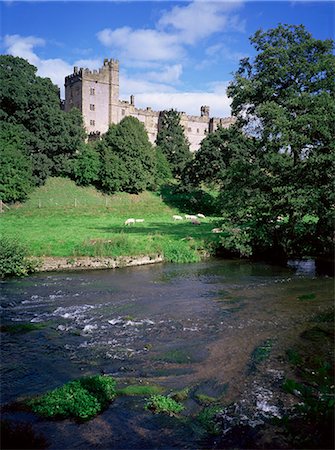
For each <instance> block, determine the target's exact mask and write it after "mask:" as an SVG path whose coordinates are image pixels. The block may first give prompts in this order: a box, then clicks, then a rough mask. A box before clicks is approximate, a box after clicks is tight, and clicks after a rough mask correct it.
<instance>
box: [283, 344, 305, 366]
mask: <svg viewBox="0 0 335 450" xmlns="http://www.w3.org/2000/svg"><path fill="white" fill-rule="evenodd" d="M286 356H287V359H288V361H289V362H290V363H291V364H293V365H295V366H296V365H299V364H301V362H302V358H301V356H300V354H299V353H298V352H297V351H295V350H293V349H291V348H289V349H288V350H287V351H286Z"/></svg>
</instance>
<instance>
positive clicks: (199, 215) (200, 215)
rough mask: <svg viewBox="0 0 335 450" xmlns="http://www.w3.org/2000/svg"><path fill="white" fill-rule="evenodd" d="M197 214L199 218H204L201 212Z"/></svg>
mask: <svg viewBox="0 0 335 450" xmlns="http://www.w3.org/2000/svg"><path fill="white" fill-rule="evenodd" d="M197 216H198V217H200V218H201V219H204V218H205V216H204V214H201V213H199V214H197Z"/></svg>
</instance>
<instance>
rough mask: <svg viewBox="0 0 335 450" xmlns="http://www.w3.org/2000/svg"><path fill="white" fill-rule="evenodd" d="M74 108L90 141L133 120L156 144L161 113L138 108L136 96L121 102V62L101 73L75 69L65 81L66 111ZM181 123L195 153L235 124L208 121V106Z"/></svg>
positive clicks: (229, 120) (106, 64)
mask: <svg viewBox="0 0 335 450" xmlns="http://www.w3.org/2000/svg"><path fill="white" fill-rule="evenodd" d="M74 107H76V108H78V109H79V110H80V111H81V112H82V115H83V119H84V125H85V129H86V131H87V133H88V134H89V136H91V137H97V136H99V135H100V134H103V133H106V131H107V130H108V127H109V125H110V124H111V123H119V122H120V121H121V120H122V119H123V118H124V117H126V116H133V117H136V118H137V119H138V120H140V121H141V122H142V123H143V124H144V126H145V128H146V130H147V133H148V137H149V140H150V142H151V143H154V142H155V140H156V137H157V132H158V130H159V126H160V117H161V114H162V112H158V111H153V110H152V109H151V108H150V107H147V108H146V109H139V108H136V107H135V98H134V96H133V95H131V96H130V100H129V101H124V100H120V99H119V62H118V61H117V60H115V59H110V60H108V59H105V60H104V64H103V66H102V68H101V69H99V70H93V71H90V70H89V69H83V68H80V69H78V67H74V69H73V74H71V75H69V76H67V77H66V78H65V104H64V109H65V111H69V110H70V109H71V108H74ZM172 107H173V106H172V105H171V108H172ZM180 119H181V120H180V122H181V125H182V126H183V128H184V132H185V135H186V137H187V139H188V140H189V142H190V149H191V151H193V152H194V151H196V150H198V148H199V147H200V143H201V141H202V140H203V139H204V137H205V136H206V135H207V134H208V133H212V132H213V131H215V130H216V129H217V127H218V126H219V125H221V126H222V127H224V128H228V127H229V126H230V125H231V124H232V123H233V122H234V119H233V118H232V117H226V118H214V117H209V106H201V108H200V116H188V115H187V114H185V113H180Z"/></svg>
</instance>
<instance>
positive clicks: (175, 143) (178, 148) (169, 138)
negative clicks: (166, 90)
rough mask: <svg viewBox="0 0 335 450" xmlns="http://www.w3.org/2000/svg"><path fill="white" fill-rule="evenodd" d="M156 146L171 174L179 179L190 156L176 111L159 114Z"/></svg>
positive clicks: (171, 110)
mask: <svg viewBox="0 0 335 450" xmlns="http://www.w3.org/2000/svg"><path fill="white" fill-rule="evenodd" d="M156 145H157V146H158V147H159V149H160V150H161V152H162V153H163V155H164V156H165V157H166V159H167V160H168V162H169V164H170V168H171V171H172V174H173V175H174V176H175V177H178V178H179V177H180V175H181V173H182V171H183V170H184V167H185V165H186V164H187V162H189V161H190V160H191V158H192V154H191V152H190V148H189V143H188V141H187V139H186V137H185V134H184V130H183V127H182V125H181V123H180V114H179V113H178V112H177V111H176V110H174V109H170V110H169V111H163V112H162V113H161V115H160V125H159V131H158V134H157V138H156Z"/></svg>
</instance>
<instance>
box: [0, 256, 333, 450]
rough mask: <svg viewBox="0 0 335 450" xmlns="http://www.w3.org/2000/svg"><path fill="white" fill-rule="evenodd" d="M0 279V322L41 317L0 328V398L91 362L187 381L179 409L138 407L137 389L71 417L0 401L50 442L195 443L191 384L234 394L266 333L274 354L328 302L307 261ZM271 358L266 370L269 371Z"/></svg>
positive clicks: (33, 390)
mask: <svg viewBox="0 0 335 450" xmlns="http://www.w3.org/2000/svg"><path fill="white" fill-rule="evenodd" d="M0 286H1V314H2V319H1V324H2V326H6V325H13V324H20V323H24V324H26V323H35V324H39V323H40V324H43V325H45V326H44V327H43V328H41V329H38V330H33V331H30V332H27V333H9V332H3V333H1V347H2V352H1V360H2V361H1V362H2V368H1V370H2V372H1V382H2V389H1V403H2V404H9V403H11V402H14V401H16V400H18V399H20V398H23V397H26V396H31V395H35V394H39V393H43V392H46V391H47V390H50V389H54V388H56V387H58V386H60V385H62V384H63V383H65V382H67V381H69V380H72V379H74V378H78V377H81V376H85V375H93V374H100V373H104V374H108V375H112V376H113V377H115V378H116V380H117V382H118V383H119V384H120V385H122V384H127V383H133V384H140V383H143V384H146V383H150V384H156V385H157V384H158V385H160V386H162V387H164V388H165V389H166V390H167V391H166V392H171V391H173V390H178V389H183V388H185V387H189V388H190V392H191V395H190V398H189V400H188V401H187V402H186V410H185V412H184V413H183V416H182V417H183V418H184V419H185V420H183V419H182V420H181V419H178V418H175V417H166V416H163V415H154V414H152V413H151V412H149V411H146V410H145V409H144V402H145V399H144V398H140V397H119V398H117V399H116V400H115V401H114V402H113V403H112V404H111V406H110V407H109V408H108V409H107V410H106V411H104V412H103V413H102V414H100V415H99V416H97V417H96V418H94V419H93V420H91V421H89V422H86V423H80V424H79V423H76V422H74V421H71V420H64V421H48V420H44V419H40V418H38V417H36V416H35V415H33V414H31V413H28V412H22V411H21V412H13V411H10V410H9V411H4V413H3V417H4V418H9V419H11V420H13V421H17V422H20V423H21V424H22V423H29V424H31V425H32V427H33V429H34V432H36V433H38V434H42V435H43V436H44V437H45V439H46V441H47V445H48V446H49V448H52V449H72V448H73V449H74V448H76V449H93V448H94V449H95V448H96V449H114V448H132V449H140V448H142V449H144V448H201V447H206V446H207V445H208V443H204V442H203V441H202V440H201V439H199V434H197V433H196V432H195V427H194V423H192V420H186V418H190V417H191V418H192V417H194V416H195V415H196V414H197V413H198V412H199V411H200V410H201V407H202V406H201V404H199V402H197V401H196V399H197V394H204V395H209V396H215V397H220V398H225V401H226V402H227V403H229V402H232V401H236V400H238V399H239V398H241V396H243V393H244V392H245V390H246V387H247V386H248V385H250V383H255V382H256V381H255V380H257V376H258V375H257V373H256V372H257V371H256V372H255V371H254V370H251V369H252V364H251V363H252V354H253V352H254V350H255V349H256V348H257V347H258V346H259V345H261V344H262V343H264V342H265V341H267V340H271V342H272V350H271V352H272V357H273V358H274V361H280V356H281V355H282V354H283V353H284V352H285V349H287V348H288V347H290V345H292V342H294V340H295V339H296V338H297V337H298V336H299V335H300V334H301V332H302V331H303V330H304V329H305V327H306V323H309V321H310V320H311V318H312V317H313V315H315V314H318V313H320V312H322V311H326V310H327V309H329V308H330V307H331V306H332V304H333V280H332V278H329V277H327V276H319V275H317V274H316V271H315V265H314V262H313V261H305V262H300V263H298V262H293V261H292V262H290V263H289V265H288V267H279V266H274V265H268V264H263V263H254V262H253V263H251V262H243V261H225V260H214V261H211V260H209V261H206V262H202V263H197V264H188V265H178V264H158V265H154V266H142V267H136V268H123V269H117V270H100V271H82V272H62V273H51V274H35V275H33V276H30V277H27V278H22V279H11V280H8V281H2V282H1V284H0ZM4 329H6V328H4ZM315 351H316V352H317V351H318V349H317V348H316V349H315ZM276 358H277V359H276ZM278 364H279V362H278ZM281 369H282V368H281V367H279V366H278V367H276V366H275V365H274V366H273V367H272V368H270V369H269V368H268V372H269V371H270V372H269V373H270V374H272V375H271V376H273V377H278V376H280V370H281ZM271 370H272V372H271ZM269 373H268V374H269ZM257 389H258V390H257ZM254 393H257V395H258V397H257V399H256V400H257V402H258V403H257V405H261V406H260V407H263V409H264V411H265V410H266V408H270V409H271V406H269V398H268V397H269V390H268V389H265V387H264V386H263V391H262V386H258V387H256V388H255V389H254ZM255 395H256V394H255ZM262 396H263V397H262ZM270 396H271V395H270ZM262 402H263V403H262ZM262 405H263V406H262ZM273 408H275V406H273Z"/></svg>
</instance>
